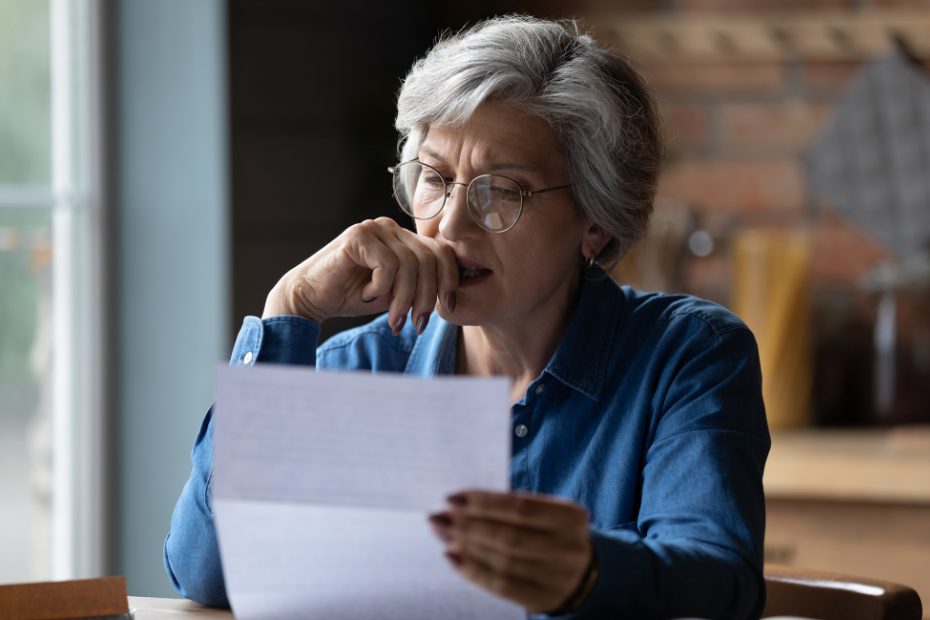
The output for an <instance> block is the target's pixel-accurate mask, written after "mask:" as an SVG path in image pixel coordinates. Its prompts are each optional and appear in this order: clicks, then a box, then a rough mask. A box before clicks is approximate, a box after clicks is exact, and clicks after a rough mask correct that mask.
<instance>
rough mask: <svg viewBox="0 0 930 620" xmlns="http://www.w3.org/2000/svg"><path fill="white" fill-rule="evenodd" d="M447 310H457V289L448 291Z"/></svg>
mask: <svg viewBox="0 0 930 620" xmlns="http://www.w3.org/2000/svg"><path fill="white" fill-rule="evenodd" d="M446 310H448V311H449V312H454V311H455V291H449V292H448V293H446Z"/></svg>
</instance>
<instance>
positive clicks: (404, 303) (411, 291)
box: [381, 234, 420, 336]
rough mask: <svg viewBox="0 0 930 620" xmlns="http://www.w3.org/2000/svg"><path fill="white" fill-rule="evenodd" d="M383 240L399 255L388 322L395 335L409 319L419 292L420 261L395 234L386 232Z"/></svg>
mask: <svg viewBox="0 0 930 620" xmlns="http://www.w3.org/2000/svg"><path fill="white" fill-rule="evenodd" d="M381 240H382V241H383V242H384V243H385V245H387V246H388V249H390V251H391V252H393V253H394V255H395V256H396V257H397V263H398V266H397V272H396V273H395V274H394V285H393V287H392V288H391V304H390V306H389V307H388V323H389V324H390V326H391V330H392V331H393V332H394V335H395V336H396V335H397V334H399V333H400V330H401V328H402V327H403V326H404V321H406V320H407V313H408V312H409V311H410V309H411V307H412V306H413V300H414V297H415V296H416V292H417V279H418V277H419V274H418V271H419V266H420V261H419V260H418V259H417V255H416V254H414V253H413V251H412V250H411V249H410V248H408V247H407V246H406V245H404V244H403V243H401V241H400V239H398V238H397V237H396V236H395V235H394V234H386V236H382V237H381Z"/></svg>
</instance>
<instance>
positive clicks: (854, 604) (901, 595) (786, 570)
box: [762, 564, 922, 620]
mask: <svg viewBox="0 0 930 620" xmlns="http://www.w3.org/2000/svg"><path fill="white" fill-rule="evenodd" d="M765 585H766V589H767V592H768V595H767V598H766V604H765V611H764V612H763V614H762V615H763V617H768V616H802V617H807V618H817V619H818V620H921V613H922V608H921V604H920V596H918V594H917V592H915V591H914V590H913V589H912V588H909V587H907V586H904V585H901V584H898V583H892V582H889V581H881V580H878V579H869V578H864V577H851V576H849V575H842V574H838V573H831V572H826V571H814V570H808V569H800V568H793V567H787V566H779V565H776V564H766V565H765Z"/></svg>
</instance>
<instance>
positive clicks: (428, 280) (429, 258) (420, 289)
mask: <svg viewBox="0 0 930 620" xmlns="http://www.w3.org/2000/svg"><path fill="white" fill-rule="evenodd" d="M397 236H398V239H399V240H400V242H401V243H403V244H404V245H405V246H407V248H409V249H410V251H411V252H413V253H414V254H415V255H416V257H417V261H418V262H419V266H418V268H417V288H416V294H415V295H414V300H413V305H412V308H411V315H412V320H413V324H414V326H415V327H416V328H417V332H418V333H421V334H422V333H423V330H424V329H425V328H426V322H427V321H428V320H429V316H430V314H431V313H432V311H433V308H434V307H435V306H436V296H437V291H438V285H437V281H436V273H437V269H438V262H439V259H438V258H437V257H436V254H435V252H434V250H433V248H431V247H429V246H427V245H426V244H425V243H424V242H423V240H422V239H421V238H420V237H418V236H417V235H416V234H414V233H412V232H410V231H408V230H404V229H401V230H400V231H398V235H397Z"/></svg>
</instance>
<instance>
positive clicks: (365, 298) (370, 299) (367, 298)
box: [362, 297, 378, 304]
mask: <svg viewBox="0 0 930 620" xmlns="http://www.w3.org/2000/svg"><path fill="white" fill-rule="evenodd" d="M376 299H378V298H377V297H362V303H363V304H370V303H371V302H373V301H374V300H376Z"/></svg>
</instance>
